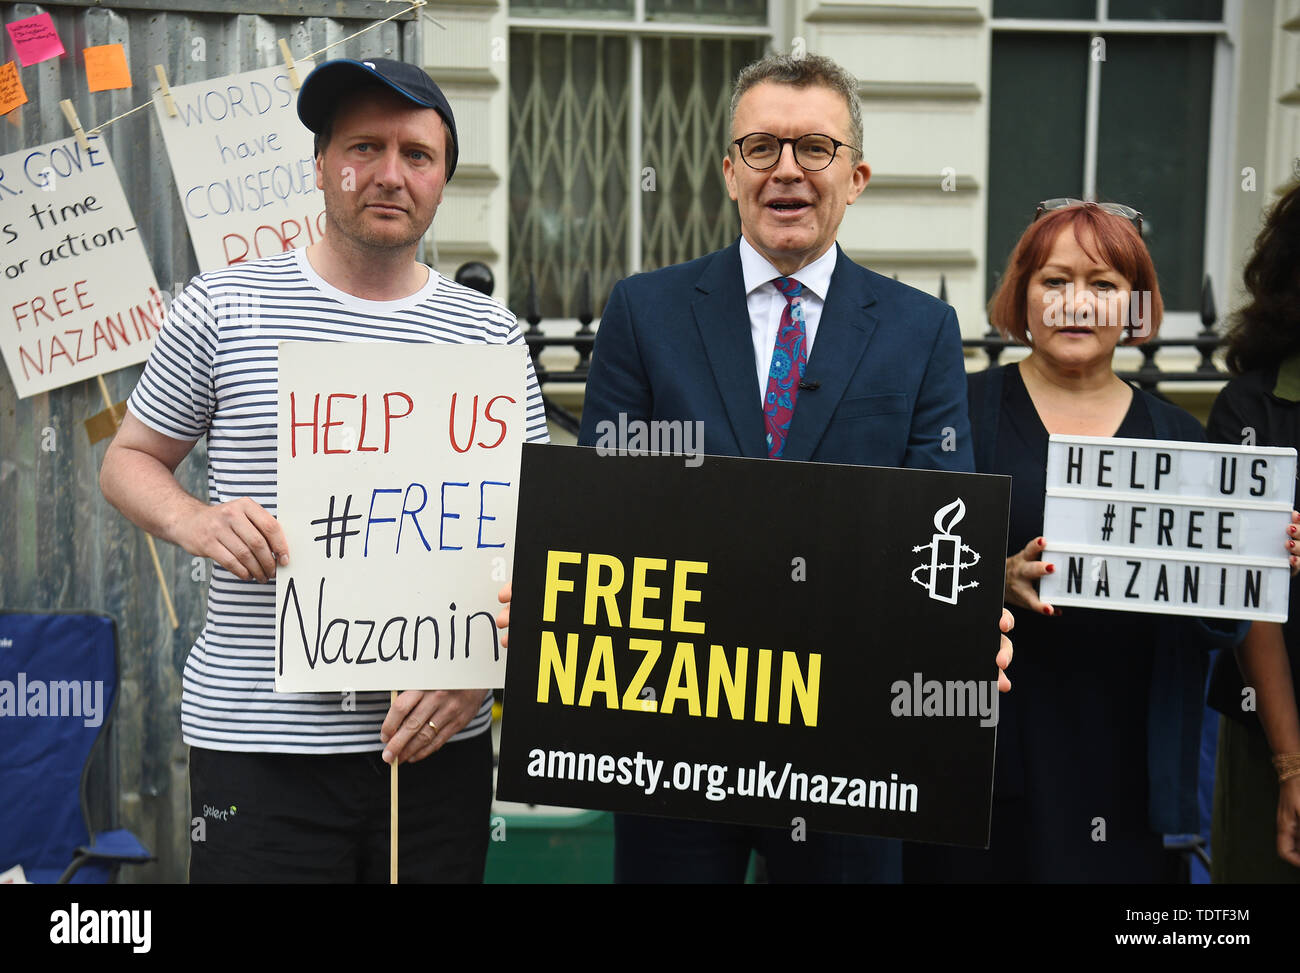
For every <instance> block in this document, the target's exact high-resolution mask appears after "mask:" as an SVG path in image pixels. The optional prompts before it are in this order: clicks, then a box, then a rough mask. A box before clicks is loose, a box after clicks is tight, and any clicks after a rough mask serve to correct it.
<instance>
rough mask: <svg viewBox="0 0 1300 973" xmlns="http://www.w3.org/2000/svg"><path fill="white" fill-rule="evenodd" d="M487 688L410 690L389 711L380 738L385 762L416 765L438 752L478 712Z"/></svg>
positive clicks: (399, 697) (395, 701)
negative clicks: (382, 743)
mask: <svg viewBox="0 0 1300 973" xmlns="http://www.w3.org/2000/svg"><path fill="white" fill-rule="evenodd" d="M488 692H489V690H486V689H438V690H419V689H408V690H407V691H406V692H404V693H398V694H397V699H396V700H394V701H393V704H392V705H391V706H390V707H389V708H388V715H387V716H385V717H384V725H383V727H382V728H381V729H380V731H379V739H380V740H382V741H383V742H384V744H385V746H384V761H385V763H390V764H392V763H397V764H401V763H415V762H416V761H419V760H423V759H424V758H425V757H427V756H429V755H430V754H432V753H436V752H437V751H438V750H440V749H441V748H442V745H443V744H444V743H446V742H447V741H448V740H450V739H451V738H452V737H454V736H455V735H456V734H457V733H459V732H460V731H461V730H463V729H464V728H465V727H466V726H467V725H468V724H469V721H470V720H472V719H473V718H474V714H475V713H477V712H478V709H479V706H481V705H482V703H483V697H484V696H485V695H486V694H487V693H488Z"/></svg>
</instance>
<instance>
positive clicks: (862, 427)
mask: <svg viewBox="0 0 1300 973" xmlns="http://www.w3.org/2000/svg"><path fill="white" fill-rule="evenodd" d="M731 117H732V124H731V134H732V138H733V139H734V141H733V142H732V144H731V145H730V146H729V148H728V150H727V155H726V157H725V158H724V159H723V162H722V171H723V175H724V177H725V179H726V183H727V190H728V192H729V194H730V196H731V198H732V199H733V200H735V201H736V204H737V207H738V208H739V211H740V224H741V238H740V239H739V240H738V241H737V242H736V243H734V244H732V245H731V246H730V247H727V248H726V249H725V250H720V251H718V252H716V253H712V254H709V255H708V256H706V257H701V258H699V259H698V260H692V261H690V262H688V263H684V264H678V265H676V266H673V267H666V268H664V269H662V270H658V271H655V272H653V273H648V274H638V275H636V276H634V277H630V278H628V279H626V280H623V281H620V282H619V283H618V284H617V285H616V286H615V287H614V289H613V291H612V293H611V294H610V296H609V301H608V302H607V303H606V305H605V310H604V313H603V315H602V316H601V321H600V330H599V334H598V337H597V340H596V346H595V351H594V354H593V358H592V364H591V372H590V375H589V377H588V380H587V394H586V402H585V405H584V408H583V416H582V431H581V434H580V436H579V443H580V444H582V445H593V444H595V443H596V441H597V438H598V436H597V431H598V429H602V428H604V429H607V428H610V427H609V426H602V425H601V423H602V422H607V421H608V422H612V423H613V424H614V425H615V426H617V425H618V420H619V416H620V414H622V415H623V416H625V417H626V419H627V420H628V421H629V422H630V421H632V420H683V421H696V420H698V421H702V422H703V431H704V444H703V452H705V453H711V454H715V455H728V456H750V457H766V458H773V459H776V458H783V459H790V460H812V461H818V462H825V463H851V464H859V465H867V466H906V467H916V468H923V469H940V470H953V471H958V472H971V471H973V470H974V459H973V454H972V451H971V442H970V429H969V423H968V419H967V415H966V372H965V367H964V365H963V362H962V350H961V334H960V331H959V329H958V326H957V318H956V315H955V314H954V313H953V310H952V308H951V307H949V306H948V305H946V304H944V303H942V302H940V301H938V300H935V299H934V298H933V297H930V296H928V295H926V294H924V293H922V292H920V291H917V290H914V289H912V288H910V287H907V286H905V285H903V284H900V283H898V282H896V281H892V280H889V279H888V278H885V277H882V276H880V275H879V274H875V273H872V272H871V271H869V270H865V269H863V268H861V267H859V266H857V265H856V264H854V263H853V261H851V260H849V258H848V257H846V256H845V255H844V252H843V251H842V250H840V248H839V247H838V245H836V243H835V237H836V234H837V233H838V231H839V226H840V222H841V221H842V220H843V218H844V211H845V208H846V207H847V206H849V205H850V204H852V203H853V202H854V200H856V199H857V198H858V196H859V195H860V194H861V192H862V190H863V189H865V188H866V185H867V181H868V179H869V178H870V177H871V169H870V167H869V166H868V165H867V163H866V162H864V161H863V159H862V116H861V111H860V108H859V105H858V95H857V83H856V81H855V80H854V79H853V78H852V76H850V75H849V74H848V73H847V72H845V71H844V70H843V69H842V68H840V67H839V66H838V65H837V64H835V62H833V61H831V60H829V59H828V58H823V57H816V56H806V57H802V58H793V57H789V56H784V55H771V56H768V57H766V58H764V59H763V60H761V61H758V62H756V63H754V64H751V65H750V66H749V67H747V68H745V70H743V71H742V72H741V74H740V77H739V78H738V79H737V82H736V89H735V92H734V94H733V96H732V102H731ZM846 500H848V498H846ZM753 529H754V530H756V531H757V530H761V525H758V524H755V525H753ZM1004 628H1005V626H1004ZM1004 654H1005V655H1006V659H1007V661H1009V657H1010V656H1009V650H1006V651H1005V652H1004ZM999 664H1001V665H1003V666H1005V662H1003V661H1002V659H1001V658H1000V659H999ZM800 838H805V839H806V840H797V839H800ZM751 849H757V850H759V851H760V852H761V853H762V854H763V855H764V856H765V858H766V861H767V866H768V874H769V877H770V878H772V879H773V880H777V881H897V880H898V879H899V870H900V865H899V862H900V852H899V846H898V843H897V842H893V841H885V840H881V839H869V838H857V837H849V836H844V835H828V834H815V833H812V834H808V835H806V836H804V835H801V834H798V833H796V834H794V835H792V834H791V832H789V831H786V830H782V829H765V828H751V827H742V826H735V825H721V824H708V823H703V822H695V821H673V820H668V819H663V818H643V817H636V816H632V815H618V816H617V818H616V821H615V879H616V880H617V881H631V882H642V881H742V880H743V879H744V877H745V873H746V868H747V866H748V862H749V857H750V851H751Z"/></svg>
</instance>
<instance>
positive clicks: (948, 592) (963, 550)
mask: <svg viewBox="0 0 1300 973" xmlns="http://www.w3.org/2000/svg"><path fill="white" fill-rule="evenodd" d="M965 516H966V504H965V503H964V502H962V499H961V497H958V498H957V499H956V500H954V501H953V502H952V503H950V504H948V505H947V506H944V507H940V508H939V509H938V510H936V511H935V513H934V529H935V531H936V533H935V534H934V536H933V537H931V538H930V543H929V544H918V545H917V546H916V547H914V548H912V553H913V554H917V553H919V552H921V551H929V552H930V563H929V564H925V563H921V564H918V565H917V566H916V567H915V568H913V569H912V580H913V581H915V582H916V583H917V584H919V585H920V586H921V587H922V588H924V589H925V590H926V591H928V592H929V593H930V597H931V598H933V599H934V600H935V601H942V602H947V603H948V604H949V605H955V604H957V596H958V595H959V594H961V592H963V591H968V590H969V589H971V588H978V587H979V582H978V581H972V582H970V583H969V584H962V583H961V571H962V568H973V567H974V566H975V565H977V564H979V562H980V556H979V554H977V553H976V552H975V551H973V550H971V549H970V548H969V547H967V546H966V545H965V544H963V543H962V542H961V535H959V534H954V533H952V531H953V529H954V528H955V527H956V526H957V525H958V524H959V523H961V520H962V518H963V517H965ZM963 554H969V555H970V556H971V557H972V558H974V560H971V561H963V560H962V559H961V558H962V555H963ZM921 572H928V575H927V576H926V580H922V579H921V578H919V577H917V575H918V574H920V573H921Z"/></svg>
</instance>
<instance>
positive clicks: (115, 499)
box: [100, 59, 546, 882]
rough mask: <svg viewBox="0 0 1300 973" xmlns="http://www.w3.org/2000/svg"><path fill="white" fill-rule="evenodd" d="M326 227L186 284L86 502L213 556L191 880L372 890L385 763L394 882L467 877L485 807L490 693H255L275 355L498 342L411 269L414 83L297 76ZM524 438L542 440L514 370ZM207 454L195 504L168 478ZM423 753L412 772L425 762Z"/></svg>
mask: <svg viewBox="0 0 1300 973" xmlns="http://www.w3.org/2000/svg"><path fill="white" fill-rule="evenodd" d="M298 115H299V117H300V118H301V119H302V121H303V123H304V124H305V125H306V126H307V127H308V128H309V129H311V130H312V131H313V132H314V133H316V179H317V182H318V184H319V185H320V187H321V189H322V191H323V193H324V197H325V219H326V232H325V234H324V236H323V237H321V238H320V239H319V240H318V241H317V242H316V243H314V244H313V245H312V246H310V247H307V248H305V249H302V250H295V251H291V252H288V253H283V254H280V255H277V256H274V257H269V258H266V259H263V260H257V261H253V262H249V263H236V264H233V265H231V266H229V267H227V268H225V269H223V270H218V271H214V272H211V273H208V274H203V275H201V276H199V277H196V278H195V279H194V280H193V281H191V282H190V284H189V286H188V287H186V289H185V290H184V292H183V293H182V294H181V295H180V296H179V297H178V298H177V299H176V301H175V303H174V304H173V306H172V308H171V311H170V313H169V314H168V318H167V323H166V326H165V327H164V329H163V332H162V334H160V335H159V337H158V340H157V344H156V347H155V349H154V352H153V354H152V356H151V357H150V359H149V362H148V364H147V365H146V367H145V371H144V374H143V375H142V376H141V378H140V382H139V384H138V385H137V387H136V389H135V391H134V393H133V394H132V396H131V399H130V402H129V404H128V405H129V410H128V412H127V414H126V416H125V419H124V421H123V423H122V427H121V429H120V430H119V432H118V434H117V437H116V439H114V441H113V443H112V445H111V446H110V447H109V450H108V453H107V454H106V456H105V458H104V466H103V469H102V471H101V475H100V482H101V486H102V488H103V491H104V495H105V496H106V497H107V498H108V499H109V501H110V502H111V503H113V505H114V506H116V507H117V508H118V509H119V510H121V511H122V513H123V514H125V515H126V516H127V517H128V518H129V519H130V520H132V521H133V522H135V523H136V524H139V525H140V526H141V527H143V528H145V529H146V530H148V531H149V532H150V533H152V534H155V535H156V536H158V537H161V538H163V539H164V540H168V541H171V542H172V543H174V544H177V545H179V546H180V547H182V548H184V549H185V550H186V551H188V552H190V553H191V554H194V555H197V556H200V557H205V558H211V559H212V562H213V573H212V584H211V588H210V591H209V595H208V612H207V621H206V624H205V626H204V629H203V632H202V634H201V635H200V636H199V638H198V640H197V642H196V643H195V645H194V647H193V649H192V650H191V652H190V655H189V658H188V659H187V661H186V665H185V672H184V683H183V693H182V700H181V725H182V731H183V736H184V739H185V742H186V743H188V744H189V745H190V748H191V749H190V789H191V804H192V807H193V814H194V816H195V817H196V818H198V817H202V818H204V820H205V827H204V829H203V837H202V840H196V841H194V842H193V843H192V850H191V861H190V880H191V881H194V882H208V881H212V882H223V881H227V882H228V881H236V882H238V881H339V882H344V881H379V880H382V879H383V878H384V877H386V875H387V859H388V831H387V829H388V797H387V786H386V778H387V768H386V767H385V764H386V763H389V764H391V763H393V762H398V763H409V764H411V765H412V766H410V767H408V768H407V769H405V770H404V771H403V776H402V781H403V783H402V789H401V805H402V808H401V821H402V846H401V847H402V862H401V868H402V871H401V874H400V878H401V880H402V881H421V880H423V881H481V880H482V877H483V866H484V859H485V856H486V852H487V840H488V818H489V808H490V802H491V764H492V753H491V741H490V734H489V733H488V730H489V724H490V721H491V694H490V692H488V691H487V690H486V689H480V690H442V691H420V690H410V691H407V692H403V693H401V694H399V695H398V697H397V701H396V703H395V704H393V705H392V706H391V707H390V706H389V701H388V696H387V694H384V693H356V694H352V693H345V694H342V696H340V695H338V694H329V693H304V694H280V695H276V694H274V693H273V687H274V672H273V666H274V658H275V590H274V586H273V584H272V582H273V580H274V576H275V569H276V567H277V565H285V564H288V559H289V556H290V553H291V552H290V551H288V550H287V545H286V543H285V538H284V534H283V532H282V531H281V529H280V526H279V524H278V523H277V521H276V519H275V512H276V380H277V357H276V344H277V342H279V341H285V340H291V341H390V342H416V341H419V342H427V341H435V342H450V343H475V342H480V343H492V344H516V343H518V342H521V341H522V340H523V336H522V334H521V332H520V330H519V328H518V325H517V324H516V322H515V319H514V316H513V315H511V314H510V312H509V311H507V310H506V309H505V308H504V307H502V306H501V305H499V304H497V303H495V302H494V301H492V300H490V299H489V298H486V297H484V296H482V295H480V294H478V293H476V292H474V291H471V290H469V289H467V288H464V287H461V286H460V285H458V284H455V283H453V282H451V281H449V280H447V279H446V278H444V277H442V276H440V275H439V274H438V273H437V272H436V271H434V270H432V269H431V268H429V267H426V266H424V265H423V264H420V263H418V262H417V261H416V259H415V256H416V251H417V247H418V245H419V241H420V239H421V238H422V237H423V236H424V234H425V232H426V231H427V230H428V229H429V226H430V225H431V223H432V221H433V218H434V214H435V213H436V211H437V208H438V204H439V203H440V202H441V200H442V192H443V188H444V186H445V185H446V182H447V180H448V179H450V178H451V175H452V173H453V172H454V171H455V168H456V156H457V148H456V123H455V119H454V117H453V114H452V111H451V106H450V105H449V104H448V103H447V100H446V98H445V97H444V96H443V94H442V92H441V91H440V90H439V89H438V87H437V85H436V84H434V82H433V80H432V79H431V78H429V76H428V75H427V74H425V73H424V72H423V71H422V70H420V69H419V68H417V67H414V66H412V65H408V64H402V63H400V62H395V61H385V60H382V59H374V60H369V61H350V60H336V61H330V62H327V63H325V64H322V65H321V66H320V67H319V68H317V69H316V70H315V71H314V72H313V73H312V74H311V75H310V76H309V77H308V79H307V81H306V82H305V83H304V84H303V87H302V90H301V93H300V95H299V100H298ZM527 368H528V374H527V388H528V398H527V405H526V423H527V438H528V439H529V440H530V441H534V442H536V441H545V439H546V422H545V415H544V410H543V406H542V401H541V393H540V390H539V388H538V385H537V380H536V377H535V375H534V374H533V370H532V365H531V362H530V363H529V364H528V366H527ZM204 436H206V437H207V443H208V495H209V497H210V500H211V502H204V501H203V500H200V499H198V498H196V497H193V496H191V495H190V494H189V493H187V492H186V491H185V490H184V489H183V488H182V487H181V485H180V483H179V482H178V481H177V479H176V477H175V475H174V470H175V469H176V467H177V466H178V465H179V463H180V462H181V460H183V459H184V458H185V456H186V455H188V453H189V451H190V450H191V449H192V448H193V446H194V444H195V442H197V441H198V440H199V439H200V438H202V437H204ZM426 758H427V759H426Z"/></svg>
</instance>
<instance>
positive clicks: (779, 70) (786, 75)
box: [731, 54, 862, 163]
mask: <svg viewBox="0 0 1300 973" xmlns="http://www.w3.org/2000/svg"><path fill="white" fill-rule="evenodd" d="M764 81H770V82H772V83H774V84H788V85H791V86H792V87H795V88H807V87H810V86H812V85H820V86H821V87H823V88H829V89H830V90H831V91H833V92H835V93H836V94H837V95H839V96H840V97H842V98H843V99H844V103H845V104H846V105H847V106H848V109H849V135H850V137H851V138H852V139H853V148H854V150H855V151H854V153H853V155H854V159H853V161H854V162H855V163H856V162H857V161H858V160H859V159H861V158H862V106H861V105H860V104H859V102H858V79H857V78H855V77H854V76H853V75H851V74H849V72H848V71H845V70H844V68H842V67H840V66H839V65H838V64H836V63H835V62H834V61H832V60H831V59H830V58H828V57H823V56H822V55H820V54H805V55H803V56H802V57H795V56H794V55H793V54H769V55H767V56H766V57H764V58H762V59H761V60H758V61H755V62H754V63H753V64H749V65H746V66H745V67H744V68H742V69H741V72H740V75H739V76H738V77H737V78H736V88H735V90H734V91H733V92H732V93H731V125H732V128H733V129H734V127H735V124H736V108H737V106H738V105H739V104H740V99H741V96H743V95H744V94H745V92H746V91H748V90H749V89H750V88H752V87H754V86H755V85H758V84H762V83H763V82H764ZM827 134H829V133H827Z"/></svg>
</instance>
